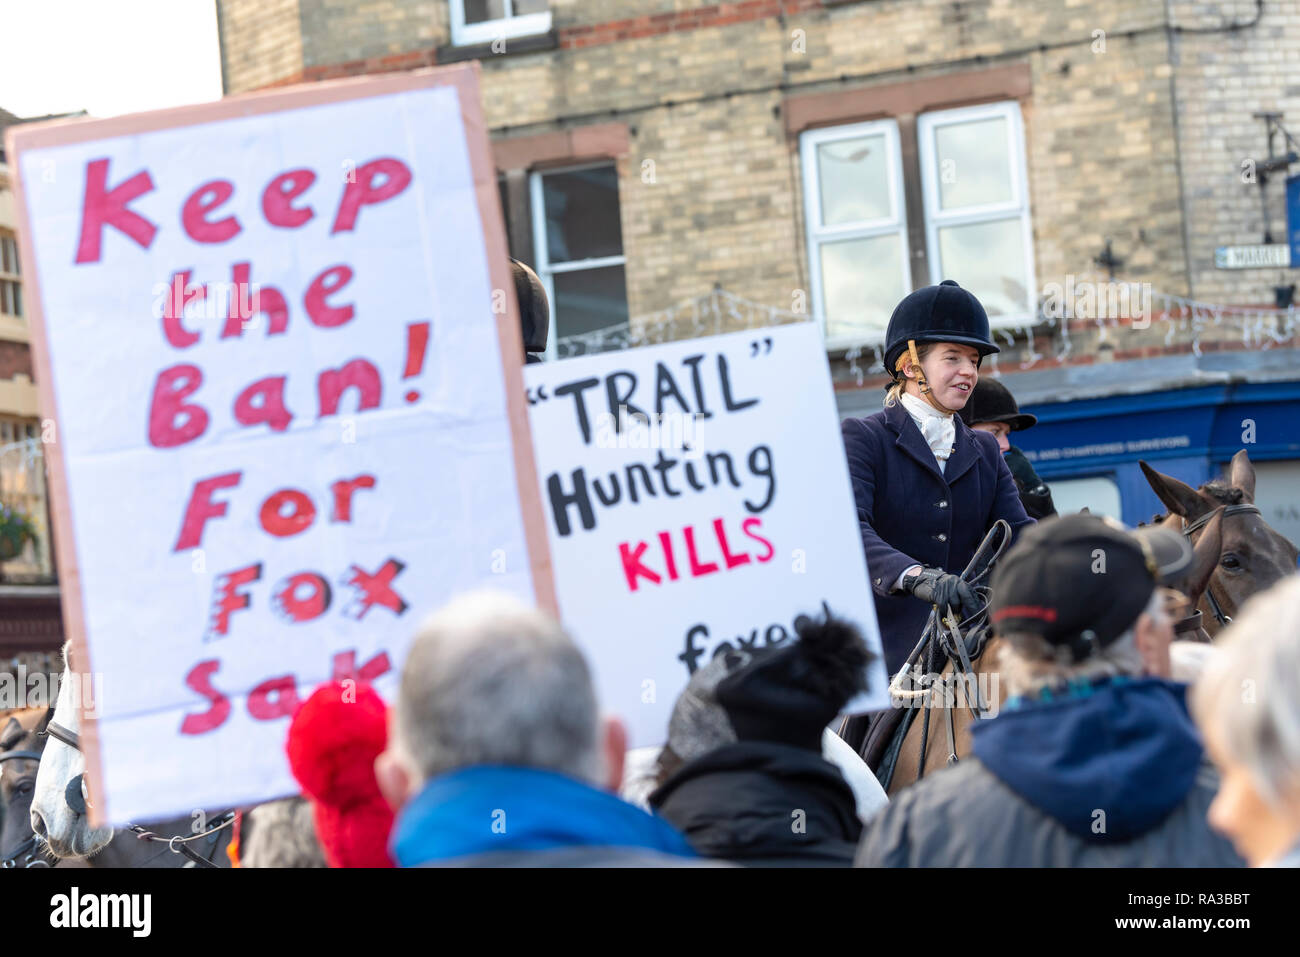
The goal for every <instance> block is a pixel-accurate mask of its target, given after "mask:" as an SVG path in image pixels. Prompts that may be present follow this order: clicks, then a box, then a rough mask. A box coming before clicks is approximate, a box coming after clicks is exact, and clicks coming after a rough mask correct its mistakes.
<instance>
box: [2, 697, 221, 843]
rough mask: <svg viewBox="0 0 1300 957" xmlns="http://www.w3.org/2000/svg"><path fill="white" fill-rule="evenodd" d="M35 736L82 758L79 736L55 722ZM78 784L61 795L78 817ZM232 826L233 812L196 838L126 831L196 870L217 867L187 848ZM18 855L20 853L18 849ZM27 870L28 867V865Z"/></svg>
mask: <svg viewBox="0 0 1300 957" xmlns="http://www.w3.org/2000/svg"><path fill="white" fill-rule="evenodd" d="M37 733H38V734H45V735H49V736H50V737H51V738H53V739H54V740H56V741H59V742H62V743H63V744H66V745H67V746H68V747H70V748H72V749H73V750H74V751H78V752H80V753H82V754H84V753H85V752H84V751H82V750H81V735H79V734H77V732H75V731H73V730H71V729H70V728H65V727H64V726H63V725H61V724H59V723H58V722H57V721H50V722H48V723H47V724H46V725H45V730H44V731H39V732H37ZM25 753H27V754H33V753H34V752H30V751H29V752H25ZM36 757H37V759H38V760H39V758H40V755H36ZM82 780H83V777H82V775H80V774H78V775H77V776H76V777H75V778H73V779H72V780H71V781H69V782H68V787H67V788H66V790H65V791H64V793H63V799H64V800H65V801H67V802H68V806H69V807H70V808H72V810H74V811H76V812H77V813H78V814H85V813H86V799H85V795H84V794H83V793H82V790H81V789H82ZM74 792H75V793H74ZM233 823H235V812H234V811H227V812H226V813H225V814H223V815H221V817H219V818H218V819H217V823H216V824H214V825H213V826H212V827H210V828H208V829H207V830H205V831H200V832H199V833H198V834H195V835H193V836H191V837H181V836H180V835H179V834H177V835H175V836H174V837H161V836H159V835H157V834H155V833H154V832H153V831H150V830H147V829H146V828H143V827H141V826H140V825H139V824H128V825H127V830H130V831H134V832H135V835H136V837H138V838H139V839H140V840H142V841H150V842H152V843H155V844H166V845H167V849H168V850H169V851H171V852H172V853H173V854H184V855H185V856H186V857H188V858H189V859H190V860H191V861H193V862H194V864H195V866H196V867H216V866H217V865H216V864H215V863H214V862H213V861H211V860H210V859H208V858H206V857H203V856H202V855H201V854H199V853H197V852H196V851H194V850H192V849H191V848H190V847H189V846H188V845H189V844H190V842H191V841H200V840H203V839H204V838H212V837H213V835H215V834H216V833H217V832H218V831H220V830H222V829H223V828H227V827H230V825H231V824H233ZM35 840H36V838H35V837H33V838H32V841H33V842H34V841H35ZM213 840H214V843H215V838H213ZM215 852H216V849H215V848H214V849H213V853H215ZM18 853H22V850H21V849H20V850H19V852H18ZM28 866H29V867H30V866H31V865H28ZM47 866H48V865H47Z"/></svg>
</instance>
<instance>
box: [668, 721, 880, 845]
mask: <svg viewBox="0 0 1300 957" xmlns="http://www.w3.org/2000/svg"><path fill="white" fill-rule="evenodd" d="M650 804H651V806H652V807H654V808H655V809H656V810H657V811H658V812H659V813H660V814H661V815H663V817H664V819H665V820H666V821H668V822H669V823H670V824H673V825H674V826H675V827H677V829H678V830H680V831H681V832H682V833H683V834H685V835H686V839H687V840H688V841H690V843H691V845H692V846H693V847H694V848H695V849H696V850H697V851H699V852H700V853H701V854H703V855H704V856H705V857H712V858H721V859H723V860H727V861H732V862H734V863H738V864H750V865H759V866H762V865H767V866H782V867H795V866H803V867H848V866H849V865H850V864H852V863H853V852H854V849H855V848H856V846H857V840H858V835H859V834H860V833H861V831H862V825H861V823H860V822H859V821H858V817H857V809H856V804H855V801H854V797H853V791H852V789H851V788H850V787H849V786H848V784H847V783H846V782H845V780H844V776H843V775H842V774H841V773H840V770H839V768H837V767H836V766H835V765H833V764H831V763H830V762H829V761H827V760H826V759H825V758H823V757H822V756H821V754H820V753H819V752H817V751H809V750H806V749H804V748H797V747H792V746H789V745H784V744H775V743H769V742H766V741H742V742H738V743H736V744H728V745H724V746H723V747H720V748H715V749H714V750H712V751H710V752H709V753H707V754H705V755H703V756H701V757H698V758H696V759H695V760H693V761H690V762H688V763H687V764H685V765H683V766H682V767H681V768H680V769H678V771H677V772H676V773H675V774H674V775H673V776H672V777H671V778H669V779H668V780H667V781H666V782H664V784H663V786H662V787H660V788H659V789H658V790H657V791H655V792H654V793H653V794H651V795H650Z"/></svg>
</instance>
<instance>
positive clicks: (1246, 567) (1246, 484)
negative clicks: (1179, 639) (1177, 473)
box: [1139, 449, 1297, 634]
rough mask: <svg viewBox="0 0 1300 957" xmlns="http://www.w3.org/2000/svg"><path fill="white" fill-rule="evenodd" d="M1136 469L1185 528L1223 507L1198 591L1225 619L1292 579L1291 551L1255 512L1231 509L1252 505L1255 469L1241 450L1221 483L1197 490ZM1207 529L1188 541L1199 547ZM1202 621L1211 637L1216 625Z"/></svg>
mask: <svg viewBox="0 0 1300 957" xmlns="http://www.w3.org/2000/svg"><path fill="white" fill-rule="evenodd" d="M1139 464H1140V465H1141V466H1142V471H1143V473H1144V474H1145V475H1146V477H1147V481H1148V482H1149V483H1150V484H1151V488H1152V490H1153V491H1154V492H1155V493H1156V495H1157V496H1159V498H1160V501H1161V502H1163V503H1164V504H1165V507H1166V508H1168V509H1169V511H1170V514H1171V516H1172V515H1177V516H1179V517H1180V518H1181V519H1183V520H1184V521H1185V523H1186V524H1187V525H1195V524H1196V523H1197V521H1198V520H1199V519H1202V518H1204V517H1206V516H1207V515H1209V514H1210V513H1212V512H1213V511H1214V510H1215V509H1217V508H1219V507H1221V506H1223V507H1224V512H1223V516H1222V530H1221V533H1220V534H1221V542H1220V548H1219V558H1218V562H1217V563H1216V566H1215V571H1214V574H1213V575H1212V577H1211V578H1210V580H1209V581H1208V583H1207V585H1206V588H1205V589H1203V591H1208V593H1209V594H1211V595H1213V596H1214V598H1215V600H1216V601H1217V602H1218V604H1219V607H1220V608H1221V609H1222V610H1223V613H1224V614H1225V615H1227V616H1228V617H1232V616H1233V615H1235V614H1236V613H1237V609H1238V608H1240V607H1241V606H1242V604H1243V603H1244V602H1245V601H1246V599H1248V598H1249V597H1250V596H1251V595H1254V594H1255V593H1256V592H1259V591H1263V590H1264V589H1266V588H1268V587H1269V586H1270V585H1272V584H1273V583H1274V582H1277V581H1280V580H1281V579H1282V578H1285V577H1287V576H1288V575H1293V574H1295V570H1296V557H1297V552H1296V547H1295V546H1294V545H1292V544H1291V542H1289V541H1288V540H1287V539H1286V538H1285V537H1283V536H1282V535H1280V534H1278V533H1277V532H1275V531H1274V530H1273V529H1271V528H1269V526H1268V524H1267V523H1266V522H1265V521H1264V517H1263V516H1262V515H1261V514H1260V513H1259V511H1258V510H1257V509H1242V508H1234V506H1252V505H1254V502H1255V466H1253V465H1252V464H1251V462H1250V457H1249V456H1248V455H1247V454H1246V450H1245V449H1242V450H1241V451H1240V452H1238V453H1237V454H1236V455H1234V456H1233V457H1232V466H1231V468H1230V471H1229V473H1228V478H1227V480H1226V481H1214V482H1207V483H1206V484H1204V485H1202V486H1201V487H1200V488H1199V489H1194V488H1192V487H1191V486H1190V485H1188V484H1186V483H1185V482H1180V481H1179V480H1178V479H1176V478H1173V477H1172V476H1169V475H1165V474H1163V473H1161V472H1157V471H1156V470H1155V469H1153V468H1151V466H1149V465H1147V464H1146V463H1145V462H1141V463H1139ZM1211 521H1213V520H1212V519H1211ZM1208 527H1209V523H1208V522H1207V523H1206V525H1205V526H1203V527H1202V528H1200V529H1198V530H1196V531H1194V532H1193V533H1192V541H1193V542H1194V543H1196V542H1199V541H1200V540H1201V539H1202V538H1203V537H1204V535H1205V534H1206V529H1207V528H1208ZM1206 619H1207V620H1206V624H1205V627H1206V630H1207V631H1209V632H1210V633H1211V634H1213V633H1215V632H1217V631H1218V627H1219V626H1218V622H1217V621H1216V620H1213V619H1212V618H1211V616H1210V615H1209V614H1208V613H1207V615H1206Z"/></svg>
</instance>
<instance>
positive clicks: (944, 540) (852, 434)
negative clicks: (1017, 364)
mask: <svg viewBox="0 0 1300 957" xmlns="http://www.w3.org/2000/svg"><path fill="white" fill-rule="evenodd" d="M953 418H954V424H955V425H956V429H957V431H956V438H955V441H954V445H953V451H952V455H951V456H950V457H949V458H948V467H947V469H946V470H945V471H944V472H943V473H940V471H939V463H938V462H936V461H935V458H934V453H933V452H931V451H930V447H929V446H928V445H927V444H926V442H925V439H924V438H923V437H922V436H921V430H920V429H918V428H917V427H916V423H915V422H913V421H912V417H911V416H910V415H908V413H907V410H906V409H905V408H903V405H902V403H901V402H900V403H897V404H895V405H893V406H891V407H887V408H885V409H883V410H882V411H880V412H877V413H876V414H875V415H869V416H867V417H866V418H862V419H845V420H844V421H843V422H842V423H841V424H840V431H841V432H842V434H843V436H844V451H845V453H846V454H847V455H848V460H849V480H850V482H851V483H852V485H853V498H854V501H855V502H856V503H857V507H858V524H859V525H860V526H861V529H862V547H863V549H864V550H865V551H866V554H867V573H868V574H869V575H870V577H871V589H872V591H873V592H874V593H875V596H876V619H877V620H878V621H879V623H880V636H881V640H882V641H883V642H884V646H885V664H886V666H887V667H888V669H889V673H890V674H891V675H892V674H894V673H895V672H897V671H898V670H899V669H900V668H902V667H903V662H904V661H905V660H906V659H907V656H908V654H909V653H910V652H911V651H912V649H913V648H914V647H915V646H916V643H917V641H918V640H919V639H920V637H921V629H923V628H924V627H925V622H926V619H927V618H928V617H929V614H930V609H929V606H927V605H925V604H924V603H922V602H921V601H920V600H918V599H916V598H913V597H912V596H911V595H908V594H906V593H905V592H893V593H891V591H890V589H891V588H892V587H893V585H894V582H896V581H897V580H898V576H899V575H900V574H902V572H903V570H904V569H906V568H908V567H909V566H911V565H925V566H930V567H934V568H942V569H944V570H946V571H949V572H954V573H958V574H960V572H961V571H962V569H964V568H965V567H966V565H967V564H968V563H969V562H970V560H971V558H972V557H973V556H974V554H975V550H976V549H977V548H979V545H980V542H981V541H983V540H984V536H985V535H986V534H987V533H988V530H989V527H990V526H992V524H993V523H994V522H996V521H997V520H998V519H1000V518H1004V519H1006V520H1007V521H1008V522H1009V523H1010V524H1011V531H1012V534H1013V535H1015V536H1019V534H1020V531H1021V530H1022V529H1023V528H1024V527H1025V526H1027V525H1029V524H1031V523H1032V522H1033V520H1032V519H1031V518H1030V517H1029V516H1028V515H1026V514H1025V509H1024V506H1023V505H1021V503H1020V495H1019V492H1018V491H1017V490H1016V482H1015V479H1013V478H1012V477H1011V470H1010V469H1009V468H1007V464H1006V462H1005V461H1003V459H1002V453H1001V452H999V451H998V443H997V439H995V438H993V436H992V435H989V434H988V433H986V432H977V431H974V430H972V429H970V428H968V427H967V425H966V424H965V423H964V422H962V421H961V419H960V418H958V417H956V416H954V417H953Z"/></svg>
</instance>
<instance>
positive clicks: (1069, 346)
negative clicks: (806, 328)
mask: <svg viewBox="0 0 1300 957" xmlns="http://www.w3.org/2000/svg"><path fill="white" fill-rule="evenodd" d="M217 8H218V16H219V26H220V36H221V48H222V49H221V57H222V67H223V78H224V87H225V91H226V92H227V93H228V94H234V93H240V92H245V91H249V90H256V89H263V88H267V87H274V86H282V85H286V84H293V83H301V82H313V81H319V80H328V79H332V78H336V77H343V76H356V75H363V74H368V73H382V72H389V71H395V70H407V69H415V68H419V67H423V66H429V65H434V64H440V63H448V62H455V61H461V60H466V59H471V58H472V59H477V60H479V61H480V63H481V64H482V69H483V96H484V109H485V111H486V115H487V120H488V124H489V126H490V128H491V131H492V137H493V148H494V154H495V158H496V162H497V166H498V170H499V172H500V177H501V179H500V182H501V196H502V207H503V210H504V214H505V218H506V225H507V231H508V234H509V237H510V244H511V249H512V252H513V254H514V255H516V256H518V257H519V258H522V259H525V260H526V261H529V262H531V263H534V264H535V265H536V266H537V268H538V271H539V272H540V273H541V274H542V276H543V278H544V279H545V281H546V282H547V284H548V287H549V288H550V290H551V293H552V303H553V310H554V313H555V316H554V323H555V325H554V327H553V331H552V341H553V345H552V349H553V351H558V353H559V354H561V355H563V354H567V353H571V352H573V351H580V350H581V349H584V348H602V347H608V346H609V345H610V344H614V345H618V344H625V343H627V342H628V341H629V340H630V341H637V340H638V339H641V340H644V339H647V338H653V337H655V336H662V335H668V336H675V335H690V334H698V333H699V332H701V331H711V330H713V329H726V328H733V327H735V326H737V325H739V324H748V323H753V322H766V321H781V320H784V319H790V318H797V317H801V316H802V315H810V316H812V317H813V318H814V319H815V321H817V322H818V323H819V324H820V325H821V327H822V328H823V330H824V332H825V337H826V342H827V349H828V355H829V356H830V358H831V361H832V368H833V370H834V373H835V377H836V382H837V394H838V396H839V400H840V406H841V410H842V411H843V412H844V413H845V414H864V413H866V412H870V411H873V410H874V409H875V408H878V407H879V403H880V400H881V398H882V394H883V392H882V389H881V388H880V386H881V383H882V382H883V379H882V378H881V375H880V372H881V369H880V367H879V362H878V358H877V353H876V349H877V348H878V347H879V345H880V339H881V335H882V332H883V329H884V325H885V323H886V322H887V320H888V316H889V312H890V310H891V309H892V307H893V305H894V303H896V302H897V300H898V299H899V298H901V296H902V295H903V294H905V293H906V292H907V291H910V290H911V289H913V288H916V287H919V286H922V285H926V284H928V283H930V282H934V281H937V280H938V279H940V278H954V279H956V280H958V281H959V282H961V283H962V284H963V285H964V286H967V287H969V288H971V289H973V290H974V291H976V292H977V294H978V295H979V296H980V297H981V299H982V301H984V302H985V304H986V306H987V307H988V308H989V311H990V314H991V315H992V317H993V320H994V325H995V326H996V327H997V329H998V333H997V334H998V336H999V337H1000V341H1001V342H1004V343H1005V347H1004V350H1003V353H1002V355H1001V356H999V357H998V360H997V362H996V363H992V364H991V365H992V371H994V372H995V373H997V374H1000V375H1003V376H1005V381H1006V382H1007V384H1008V385H1009V386H1010V387H1011V388H1012V390H1013V391H1014V392H1015V393H1016V394H1017V395H1018V397H1019V398H1020V399H1021V402H1022V405H1025V406H1027V407H1029V408H1031V409H1032V410H1033V411H1035V412H1036V413H1038V414H1039V416H1040V418H1041V420H1042V422H1041V424H1040V425H1039V427H1037V428H1036V429H1035V430H1033V431H1032V432H1028V433H1025V434H1024V435H1023V445H1024V447H1025V449H1026V451H1027V453H1029V454H1030V456H1031V458H1034V459H1035V460H1036V461H1037V463H1038V468H1039V469H1040V471H1041V473H1042V474H1043V475H1044V477H1046V478H1048V479H1049V480H1050V481H1051V482H1052V484H1053V486H1054V488H1055V489H1056V490H1057V494H1058V499H1060V500H1062V501H1063V502H1065V503H1067V504H1069V505H1075V504H1076V503H1077V504H1083V503H1085V502H1086V503H1088V504H1090V505H1091V506H1092V507H1093V508H1094V510H1097V511H1103V512H1109V513H1111V514H1116V515H1120V516H1122V517H1123V518H1124V519H1125V520H1127V521H1130V522H1133V521H1136V520H1137V519H1139V518H1143V517H1147V516H1149V515H1150V514H1151V512H1153V511H1154V510H1155V508H1156V504H1157V503H1156V500H1155V498H1154V496H1153V495H1151V494H1150V493H1149V491H1148V490H1147V489H1146V487H1145V482H1143V481H1142V479H1141V477H1140V473H1139V471H1138V468H1137V464H1136V461H1137V459H1138V458H1139V457H1144V458H1147V459H1149V460H1151V461H1153V462H1156V464H1157V465H1158V467H1160V468H1161V469H1162V470H1163V471H1166V472H1169V473H1171V474H1174V475H1177V476H1179V477H1181V478H1184V479H1185V480H1188V481H1191V482H1194V483H1199V482H1201V481H1204V480H1206V479H1208V478H1210V477H1212V476H1213V475H1215V474H1217V472H1218V469H1219V466H1220V465H1221V464H1222V463H1223V462H1225V461H1226V460H1227V459H1228V458H1229V457H1230V456H1231V455H1232V453H1234V452H1235V451H1236V450H1237V449H1238V448H1241V447H1243V443H1245V447H1248V448H1249V449H1250V451H1251V455H1252V458H1253V459H1255V461H1256V462H1257V463H1258V465H1259V469H1260V486H1259V489H1260V491H1259V498H1260V503H1261V505H1262V506H1263V507H1265V511H1266V515H1267V517H1268V519H1269V520H1270V521H1271V522H1272V523H1273V524H1274V525H1275V526H1276V527H1279V528H1282V529H1284V530H1286V531H1287V532H1288V533H1289V534H1290V535H1291V536H1292V537H1293V538H1300V494H1298V493H1297V491H1296V489H1297V488H1300V426H1297V425H1296V424H1295V423H1296V422H1297V421H1300V419H1298V417H1297V413H1300V361H1297V360H1298V358H1300V353H1298V352H1297V345H1300V343H1298V342H1297V339H1296V336H1295V333H1296V326H1297V319H1298V318H1300V317H1298V316H1297V313H1296V311H1295V310H1294V309H1290V310H1279V309H1277V308H1276V306H1277V304H1278V303H1279V302H1287V301H1289V300H1288V296H1289V292H1288V288H1287V287H1290V286H1291V284H1292V283H1293V281H1294V279H1293V277H1294V275H1295V273H1294V271H1293V270H1292V269H1291V268H1289V266H1288V265H1287V263H1288V260H1287V258H1286V256H1285V252H1286V250H1285V247H1284V246H1283V245H1282V238H1283V237H1284V236H1285V235H1286V223H1285V206H1284V195H1283V174H1282V173H1281V172H1275V173H1272V174H1266V173H1265V174H1261V173H1260V172H1259V171H1260V170H1261V169H1262V167H1261V166H1260V162H1261V161H1263V160H1265V159H1266V158H1267V157H1268V155H1269V153H1270V151H1271V150H1272V149H1273V148H1277V149H1279V150H1280V152H1281V153H1282V154H1285V153H1286V152H1287V146H1286V143H1285V141H1284V139H1283V137H1282V136H1281V134H1278V135H1276V136H1275V137H1274V139H1275V140H1276V143H1274V144H1271V143H1270V139H1269V137H1268V135H1267V130H1268V127H1266V125H1265V121H1264V120H1263V119H1260V118H1257V117H1256V116H1255V115H1254V114H1258V113H1265V112H1271V113H1278V114H1281V122H1282V124H1283V126H1285V125H1286V124H1288V123H1290V124H1291V127H1292V129H1294V130H1295V131H1296V132H1297V133H1300V79H1297V78H1296V76H1295V75H1294V72H1293V71H1292V72H1291V73H1290V75H1288V64H1295V63H1300V0H1269V2H1260V0H1218V2H1193V0H1086V2H1085V0H745V2H736V3H720V4H718V3H697V2H692V0H549V2H546V0H373V2H369V3H364V4H361V3H354V2H345V0H218V3H217ZM1292 148H1294V146H1293V147H1292ZM1252 161H1254V164H1253V165H1252ZM1292 172H1294V173H1300V166H1293V167H1292ZM1266 235H1269V236H1271V237H1272V239H1273V240H1274V245H1273V246H1272V247H1271V248H1270V249H1267V250H1262V251H1261V250H1255V251H1253V252H1241V253H1232V252H1222V253H1216V251H1218V250H1220V248H1221V247H1231V246H1256V245H1259V244H1262V243H1263V242H1264V241H1265V240H1264V237H1265V236H1266ZM1243 257H1244V258H1243ZM1251 257H1254V258H1253V259H1252V258H1251ZM1235 260H1241V262H1237V261H1235ZM1243 262H1244V263H1248V264H1252V265H1253V268H1225V267H1227V266H1233V265H1241V264H1242V263H1243ZM1296 265H1298V266H1300V263H1297V264H1296ZM715 290H722V292H721V293H715ZM1293 291H1294V290H1293V289H1291V290H1290V292H1293ZM1148 294H1149V297H1148ZM986 368H987V367H986ZM1135 412H1138V413H1144V414H1139V415H1134V414H1133V413H1135ZM1247 423H1250V427H1249V428H1247V427H1246V426H1247Z"/></svg>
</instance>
